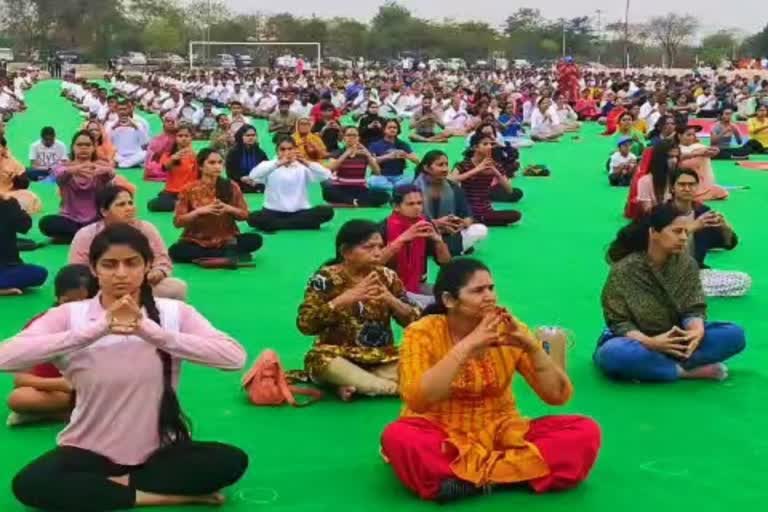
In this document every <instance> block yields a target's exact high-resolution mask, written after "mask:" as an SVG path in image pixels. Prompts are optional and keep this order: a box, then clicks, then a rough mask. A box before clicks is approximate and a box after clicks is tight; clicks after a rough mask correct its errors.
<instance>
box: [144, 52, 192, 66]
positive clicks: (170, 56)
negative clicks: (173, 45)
mask: <svg viewBox="0 0 768 512" xmlns="http://www.w3.org/2000/svg"><path fill="white" fill-rule="evenodd" d="M147 62H148V63H149V64H150V65H151V66H160V67H167V68H171V67H174V66H183V65H184V64H185V63H186V61H185V60H184V59H183V58H182V57H180V56H179V55H176V54H175V53H158V54H157V55H153V56H151V57H149V58H148V59H147Z"/></svg>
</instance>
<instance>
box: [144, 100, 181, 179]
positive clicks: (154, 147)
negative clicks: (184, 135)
mask: <svg viewBox="0 0 768 512" xmlns="http://www.w3.org/2000/svg"><path fill="white" fill-rule="evenodd" d="M177 128H178V125H177V123H176V115H175V114H165V115H164V116H163V133H161V134H160V135H158V136H157V137H155V138H154V139H152V141H151V142H150V143H149V146H148V147H147V159H146V160H145V162H144V181H165V177H166V176H167V173H166V172H165V169H163V165H162V164H161V163H160V158H161V157H162V156H163V155H164V154H165V153H169V152H170V151H171V148H173V145H174V144H175V143H176V129H177Z"/></svg>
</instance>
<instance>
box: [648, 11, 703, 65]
mask: <svg viewBox="0 0 768 512" xmlns="http://www.w3.org/2000/svg"><path fill="white" fill-rule="evenodd" d="M698 27H699V22H698V20H697V19H696V18H694V17H693V16H691V15H689V14H686V15H680V14H676V13H670V14H667V15H666V16H657V17H654V18H651V19H650V20H649V21H648V30H649V32H650V33H651V35H652V36H653V37H654V38H655V39H656V41H658V43H659V45H660V46H661V48H662V50H663V51H664V57H665V60H664V65H665V66H666V67H672V66H674V64H675V57H676V56H677V51H678V49H679V48H680V45H682V44H683V43H685V42H686V41H688V40H690V39H691V38H692V37H693V35H694V34H695V33H696V30H697V29H698Z"/></svg>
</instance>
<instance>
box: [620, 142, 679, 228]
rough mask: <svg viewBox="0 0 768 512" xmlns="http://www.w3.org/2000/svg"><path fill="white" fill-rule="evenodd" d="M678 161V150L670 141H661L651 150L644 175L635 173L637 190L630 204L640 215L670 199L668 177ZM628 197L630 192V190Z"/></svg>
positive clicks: (670, 191)
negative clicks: (635, 205) (634, 205)
mask: <svg viewBox="0 0 768 512" xmlns="http://www.w3.org/2000/svg"><path fill="white" fill-rule="evenodd" d="M679 161H680V148H679V147H678V145H677V143H675V142H674V141H672V140H669V141H666V140H665V141H662V142H660V143H659V144H657V145H656V146H655V147H654V148H653V154H652V155H651V160H650V163H649V165H648V167H649V169H648V172H647V173H646V174H643V175H641V174H639V173H637V172H636V173H635V177H637V178H638V180H637V189H636V190H635V191H634V193H635V196H634V197H631V198H630V202H633V203H635V204H637V205H638V208H637V209H638V210H639V211H640V213H648V212H650V211H651V209H652V208H653V207H654V206H657V205H658V204H661V203H664V202H666V201H669V200H670V199H671V198H672V189H671V187H670V181H669V180H670V177H671V176H672V173H673V172H674V171H675V170H676V169H677V166H678V165H679ZM630 195H632V190H631V189H630Z"/></svg>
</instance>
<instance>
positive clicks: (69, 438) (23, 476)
mask: <svg viewBox="0 0 768 512" xmlns="http://www.w3.org/2000/svg"><path fill="white" fill-rule="evenodd" d="M89 263H90V265H91V268H92V269H93V272H94V274H95V276H96V278H97V280H98V283H99V289H100V291H101V293H100V294H99V295H98V296H96V297H94V298H92V299H88V300H84V301H78V302H72V303H68V304H64V305H62V306H59V307H56V308H53V309H51V310H49V311H48V312H47V313H45V314H44V315H42V316H41V317H39V318H38V319H37V320H35V321H34V322H32V324H31V325H30V326H29V327H27V328H26V329H25V330H23V331H22V332H21V333H19V334H17V335H16V336H14V337H12V338H11V339H10V340H8V341H7V342H5V343H3V344H2V345H0V370H3V371H10V372H16V371H20V370H23V369H26V368H30V367H32V366H34V365H36V364H40V363H46V362H51V363H53V364H55V365H56V367H57V368H58V369H59V371H61V373H62V374H63V376H64V377H65V378H66V379H67V381H68V382H70V383H71V385H72V388H73V391H74V393H75V396H76V399H75V408H74V410H73V412H72V415H71V417H70V421H69V424H68V425H67V427H66V428H65V429H64V430H63V431H62V432H61V433H60V434H59V437H58V444H59V446H58V447H57V448H54V449H53V450H52V451H50V452H48V453H46V454H45V455H43V456H42V457H40V458H38V459H36V460H35V461H33V462H32V463H30V464H29V465H27V466H26V467H25V468H24V469H22V470H21V471H20V472H19V473H18V474H17V475H16V477H15V478H14V480H13V492H14V494H15V495H16V498H17V499H18V500H19V501H20V502H21V503H23V504H24V505H26V506H28V507H30V508H34V509H41V510H45V511H50V512H53V511H56V512H104V511H107V510H123V509H129V508H133V507H138V506H150V505H165V506H173V505H186V504H200V503H205V504H220V503H222V502H223V501H224V497H223V495H221V494H220V491H221V490H222V489H223V488H225V487H228V486H230V485H232V484H234V483H235V482H237V481H238V480H239V479H240V478H241V477H242V475H243V474H244V473H245V470H246V468H247V466H248V456H247V455H246V454H245V453H244V452H243V451H241V450H239V449H237V448H235V447H233V446H228V445H225V444H221V443H212V442H198V441H193V440H192V436H191V433H190V429H189V426H188V421H187V418H186V416H185V415H184V413H183V411H182V409H181V406H180V404H179V400H178V397H177V395H176V391H175V388H176V385H177V384H178V381H179V375H180V369H181V361H182V360H187V361H193V362H195V363H197V364H203V365H207V366H211V367H214V368H219V369H222V370H230V371H237V370H240V369H242V367H243V364H244V363H245V358H246V354H245V351H244V350H243V348H242V347H241V346H240V344H238V343H237V342H236V341H235V340H233V339H232V338H230V337H229V336H228V335H226V334H224V333H223V332H221V331H219V330H217V329H215V328H214V327H213V326H211V324H210V323H209V322H208V320H206V319H205V318H204V317H203V316H202V315H200V313H198V312H197V311H196V310H195V309H194V308H192V307H190V306H187V305H186V304H184V303H183V302H179V301H175V300H171V299H159V298H158V299H156V298H155V297H154V296H153V294H152V287H151V286H150V284H149V282H148V281H147V279H146V275H147V272H148V270H149V268H150V265H151V264H152V250H151V248H150V245H149V241H148V240H147V238H146V237H145V236H144V235H143V234H142V233H141V232H140V231H139V230H137V229H136V228H134V227H132V226H129V225H127V224H115V225H112V226H109V227H107V228H106V229H105V230H104V231H102V232H101V233H99V234H98V235H97V236H96V238H95V239H94V240H93V244H92V245H91V249H90V252H89Z"/></svg>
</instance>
